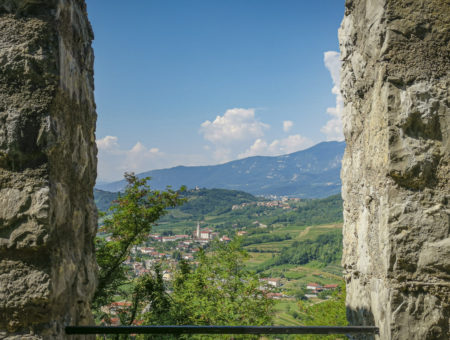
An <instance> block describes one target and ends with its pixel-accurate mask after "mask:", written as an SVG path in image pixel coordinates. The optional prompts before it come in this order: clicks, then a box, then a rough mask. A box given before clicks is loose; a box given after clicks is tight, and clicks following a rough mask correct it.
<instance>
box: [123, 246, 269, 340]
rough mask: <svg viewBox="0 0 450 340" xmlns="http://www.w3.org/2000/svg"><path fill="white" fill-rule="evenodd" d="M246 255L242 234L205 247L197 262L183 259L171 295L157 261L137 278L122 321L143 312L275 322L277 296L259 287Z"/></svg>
mask: <svg viewBox="0 0 450 340" xmlns="http://www.w3.org/2000/svg"><path fill="white" fill-rule="evenodd" d="M246 256H247V255H246V252H245V251H244V250H243V249H242V247H241V245H240V240H237V239H235V240H233V241H232V242H230V243H229V244H225V243H219V242H215V243H214V244H213V245H212V247H211V252H209V253H205V252H204V251H200V254H199V256H198V261H199V263H198V265H197V266H196V267H193V266H191V265H189V264H188V263H187V262H185V261H180V262H179V268H178V271H177V274H176V276H175V280H174V282H173V285H172V289H173V292H172V293H171V294H170V295H169V294H168V293H167V290H168V289H167V288H168V287H167V286H166V284H165V283H164V281H163V279H162V271H161V268H160V267H159V266H156V267H155V270H154V273H153V274H147V275H145V276H141V277H139V278H138V279H137V282H136V285H135V288H134V290H133V294H132V304H131V307H130V308H129V309H127V310H125V311H123V312H122V313H121V316H120V319H121V322H122V324H124V325H130V324H133V322H134V320H136V318H140V319H143V320H144V324H145V325H230V326H232V325H270V324H271V323H272V315H273V301H272V300H269V299H268V298H267V297H266V296H265V294H264V293H263V292H261V291H260V290H259V281H258V277H257V276H256V275H255V274H252V273H251V272H249V271H248V270H246V269H245V266H244V263H243V260H244V259H245V258H246ZM144 338H145V337H144ZM165 338H168V337H165ZM190 338H196V336H190ZM201 338H202V339H205V336H201ZM214 338H215V339H216V338H221V337H220V336H214ZM224 338H229V337H224ZM233 338H235V339H237V338H246V337H236V336H234V337H233ZM247 338H248V336H247Z"/></svg>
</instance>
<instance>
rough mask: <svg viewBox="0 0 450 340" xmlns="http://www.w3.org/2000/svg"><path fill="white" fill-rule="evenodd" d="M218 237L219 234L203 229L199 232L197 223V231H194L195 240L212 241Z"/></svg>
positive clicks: (198, 223)
mask: <svg viewBox="0 0 450 340" xmlns="http://www.w3.org/2000/svg"><path fill="white" fill-rule="evenodd" d="M218 236H219V233H216V232H214V231H213V230H212V229H209V228H205V229H202V230H200V222H197V229H196V231H195V238H196V239H197V240H212V239H214V238H216V237H218Z"/></svg>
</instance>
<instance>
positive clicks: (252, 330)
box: [66, 326, 379, 334]
mask: <svg viewBox="0 0 450 340" xmlns="http://www.w3.org/2000/svg"><path fill="white" fill-rule="evenodd" d="M354 333H366V334H379V329H378V327H374V326H297V327H290V326H67V327H66V334H354Z"/></svg>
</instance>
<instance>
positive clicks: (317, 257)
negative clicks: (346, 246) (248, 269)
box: [258, 230, 342, 271]
mask: <svg viewBox="0 0 450 340" xmlns="http://www.w3.org/2000/svg"><path fill="white" fill-rule="evenodd" d="M341 258H342V232H341V231H340V230H335V231H331V232H329V233H327V234H321V235H319V236H317V238H316V239H314V240H304V241H294V242H293V243H292V245H290V246H289V247H285V248H283V249H282V250H281V253H280V254H279V255H277V256H276V257H274V258H273V259H270V260H269V261H267V262H265V263H263V264H262V265H261V266H260V267H259V268H258V270H259V271H262V270H266V269H268V268H270V267H273V266H279V265H282V264H294V265H306V264H309V263H310V264H314V266H315V267H317V266H319V267H320V266H325V265H328V264H335V263H338V262H339V261H340V260H341Z"/></svg>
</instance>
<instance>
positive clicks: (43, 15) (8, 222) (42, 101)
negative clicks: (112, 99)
mask: <svg viewBox="0 0 450 340" xmlns="http://www.w3.org/2000/svg"><path fill="white" fill-rule="evenodd" d="M92 39H93V34H92V30H91V27H90V24H89V22H88V20H87V15H86V7H85V4H84V1H83V0H0V207H1V208H0V338H8V339H23V338H27V339H28V338H30V339H40V338H45V339H53V338H55V339H56V338H58V339H60V338H65V336H64V335H63V334H64V328H63V327H64V326H65V325H82V324H88V323H91V322H92V316H91V313H90V309H89V301H90V299H91V297H92V294H93V292H94V289H95V282H96V272H97V269H96V268H97V267H96V264H95V258H94V254H93V251H94V249H93V237H94V235H95V232H96V218H97V216H96V209H95V205H94V201H93V192H92V191H93V186H94V182H95V177H96V153H97V150H96V146H95V135H94V132H95V122H96V112H95V103H94V97H93V88H94V85H93V52H92V49H91V41H92Z"/></svg>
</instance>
